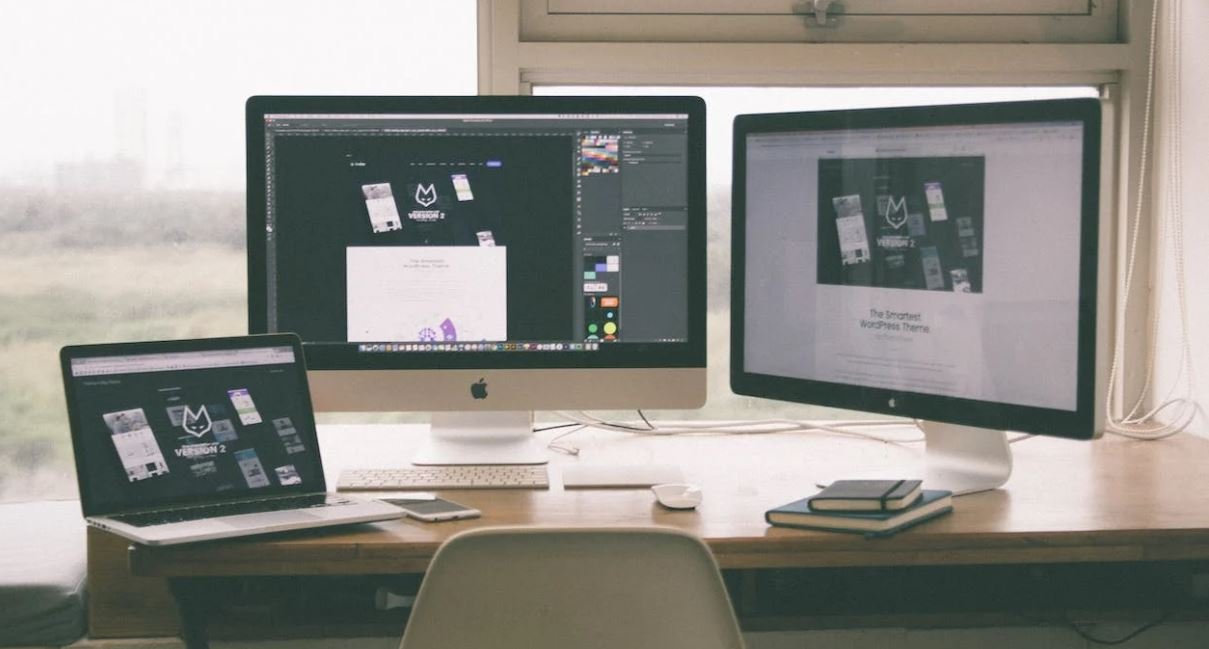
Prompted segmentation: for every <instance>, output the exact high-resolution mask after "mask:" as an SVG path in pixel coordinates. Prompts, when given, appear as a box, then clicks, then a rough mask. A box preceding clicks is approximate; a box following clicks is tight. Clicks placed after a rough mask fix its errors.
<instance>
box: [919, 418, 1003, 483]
mask: <svg viewBox="0 0 1209 649" xmlns="http://www.w3.org/2000/svg"><path fill="white" fill-rule="evenodd" d="M919 428H920V430H922V431H923V432H924V440H925V442H924V444H925V445H926V449H925V452H924V488H926V489H948V490H949V491H952V492H953V495H954V496H960V495H963V494H971V493H976V492H979V491H988V490H991V489H998V488H999V487H1002V486H1003V484H1004V483H1005V482H1007V480H1008V477H1010V476H1011V475H1012V449H1011V447H1010V446H1008V441H1007V433H1006V432H1004V431H1002V430H991V429H989V428H976V427H974V426H960V425H958V424H942V423H939V422H934V421H921V422H919Z"/></svg>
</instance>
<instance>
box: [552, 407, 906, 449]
mask: <svg viewBox="0 0 1209 649" xmlns="http://www.w3.org/2000/svg"><path fill="white" fill-rule="evenodd" d="M557 414H559V415H561V416H563V417H566V418H567V419H569V420H571V421H572V422H574V423H577V424H581V425H584V426H590V427H593V428H600V429H604V430H612V431H618V432H623V433H629V434H633V435H651V436H657V435H669V436H671V435H771V434H778V433H792V432H814V433H824V434H831V435H842V436H845V437H856V438H860V439H867V440H871V441H876V442H880V443H883V444H896V445H898V444H911V443H916V442H922V441H923V438H922V437H920V438H909V439H896V438H892V437H883V436H881V435H874V434H872V433H866V432H863V431H860V430H854V429H852V428H847V427H846V426H853V425H859V426H874V427H878V426H890V425H894V426H903V425H904V424H909V423H910V422H904V421H901V420H899V421H888V420H873V421H861V420H854V421H843V422H834V421H829V422H825V423H824V422H811V421H799V420H794V419H758V420H746V421H728V422H714V423H705V422H700V423H698V422H683V423H677V424H676V425H669V426H660V425H657V424H653V425H652V427H651V428H646V427H645V425H644V424H637V423H631V422H625V423H620V424H619V423H614V422H608V421H605V420H603V419H600V418H599V417H595V416H592V415H589V414H587V413H586V412H582V411H580V412H577V413H569V412H559V413H557Z"/></svg>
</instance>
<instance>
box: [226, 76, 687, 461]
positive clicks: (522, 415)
mask: <svg viewBox="0 0 1209 649" xmlns="http://www.w3.org/2000/svg"><path fill="white" fill-rule="evenodd" d="M246 109H247V129H248V133H247V134H248V150H247V155H248V285H249V292H248V300H249V301H248V307H249V309H248V311H249V312H248V316H249V328H250V330H251V331H252V332H253V333H260V332H266V333H267V332H279V331H281V332H285V331H289V332H295V333H297V334H298V335H299V336H300V337H301V338H302V340H303V349H304V352H305V355H306V361H307V365H308V367H309V374H310V380H311V389H312V394H313V400H314V403H315V408H316V410H319V411H357V412H374V411H419V412H432V413H433V416H432V433H431V435H430V437H429V440H428V442H429V443H428V444H427V445H426V446H425V448H424V449H423V450H422V451H420V453H419V455H418V456H417V457H415V458H412V461H413V463H416V464H438V465H443V464H454V465H457V464H540V463H544V462H545V461H546V459H547V455H546V451H545V449H543V448H541V447H540V446H538V445H537V444H536V443H535V442H534V439H533V430H532V411H533V410H536V409H543V410H583V409H635V408H695V407H700V405H701V404H702V403H703V402H704V400H705V356H706V354H705V342H706V341H705V311H706V307H705V290H706V289H705V285H706V277H705V107H704V102H703V101H702V100H701V99H700V98H696V97H649V98H644V97H603V98H593V97H574V98H570V97H474V96H468V97H268V96H263V97H253V98H251V99H249V100H248V102H247V106H246Z"/></svg>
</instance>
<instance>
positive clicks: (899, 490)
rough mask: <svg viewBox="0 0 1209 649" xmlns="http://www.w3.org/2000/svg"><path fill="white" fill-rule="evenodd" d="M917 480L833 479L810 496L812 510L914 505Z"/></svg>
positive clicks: (920, 484)
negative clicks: (824, 487)
mask: <svg viewBox="0 0 1209 649" xmlns="http://www.w3.org/2000/svg"><path fill="white" fill-rule="evenodd" d="M922 487H923V482H921V481H919V480H836V481H835V482H833V483H831V484H830V485H827V488H826V489H824V490H822V491H820V492H819V493H818V494H815V496H814V497H812V498H811V499H810V508H811V509H813V510H815V511H873V512H884V511H898V510H900V509H906V508H907V507H910V506H911V505H913V504H915V501H916V500H917V499H919V494H920V493H921V491H922Z"/></svg>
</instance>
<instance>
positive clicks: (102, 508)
mask: <svg viewBox="0 0 1209 649" xmlns="http://www.w3.org/2000/svg"><path fill="white" fill-rule="evenodd" d="M262 347H289V348H291V349H292V350H293V351H294V356H295V358H296V359H297V360H296V361H295V363H294V369H293V371H294V372H296V379H297V380H298V381H299V394H298V395H297V396H298V399H299V408H300V410H299V412H298V413H297V419H298V422H297V425H296V426H295V428H296V429H297V430H298V431H299V435H300V436H301V437H302V438H303V441H304V443H305V444H306V445H307V447H308V448H313V449H315V463H316V465H317V466H318V467H320V469H322V468H323V455H322V453H321V451H320V448H319V439H318V428H317V426H316V424H315V414H314V406H313V405H312V401H311V391H310V388H309V384H308V381H307V371H306V370H307V367H306V359H305V356H304V354H303V353H302V341H300V340H299V339H298V336H295V335H294V334H290V333H283V334H260V335H254V336H229V337H223V338H198V339H189V340H153V341H142V342H118V343H96V344H87V345H68V346H66V347H63V348H62V349H60V350H59V366H60V369H61V371H62V375H63V394H64V397H65V398H66V401H67V418H68V428H69V429H70V431H71V441H72V447H73V449H74V456H75V467H76V484H77V486H78V488H79V491H80V506H81V509H82V510H83V512H84V515H85V516H101V515H106V514H111V513H118V512H128V511H143V510H153V509H157V508H162V507H167V506H173V507H176V506H182V507H183V506H188V505H194V504H200V503H218V502H226V501H236V500H248V499H249V498H254V497H255V498H263V497H273V496H286V495H291V494H304V493H321V492H324V491H327V478H326V476H325V475H324V473H323V471H322V470H321V471H320V472H319V475H318V477H317V479H316V480H312V481H310V482H307V483H305V484H297V485H289V486H281V485H270V486H268V487H265V488H260V489H255V490H249V489H243V490H232V491H228V492H216V493H208V494H194V495H186V496H163V497H159V498H153V499H148V500H146V501H142V502H140V503H138V504H137V505H135V506H132V507H124V506H123V504H122V503H115V502H109V501H105V500H101V499H99V498H98V497H97V495H96V494H94V493H93V492H92V490H91V489H89V485H88V483H87V477H86V476H87V475H88V471H89V467H90V466H91V465H90V461H92V459H91V458H89V457H88V455H87V453H84V452H83V450H84V449H85V448H87V447H86V446H85V445H84V444H83V439H82V436H83V435H84V434H85V422H84V421H83V420H82V419H81V417H82V416H83V413H82V412H80V409H79V407H77V405H76V397H77V391H76V385H75V383H76V381H75V377H74V376H73V375H72V373H71V363H72V361H73V360H80V359H86V358H97V357H105V356H134V355H153V354H171V353H191V352H208V351H226V350H237V349H257V348H262Z"/></svg>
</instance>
